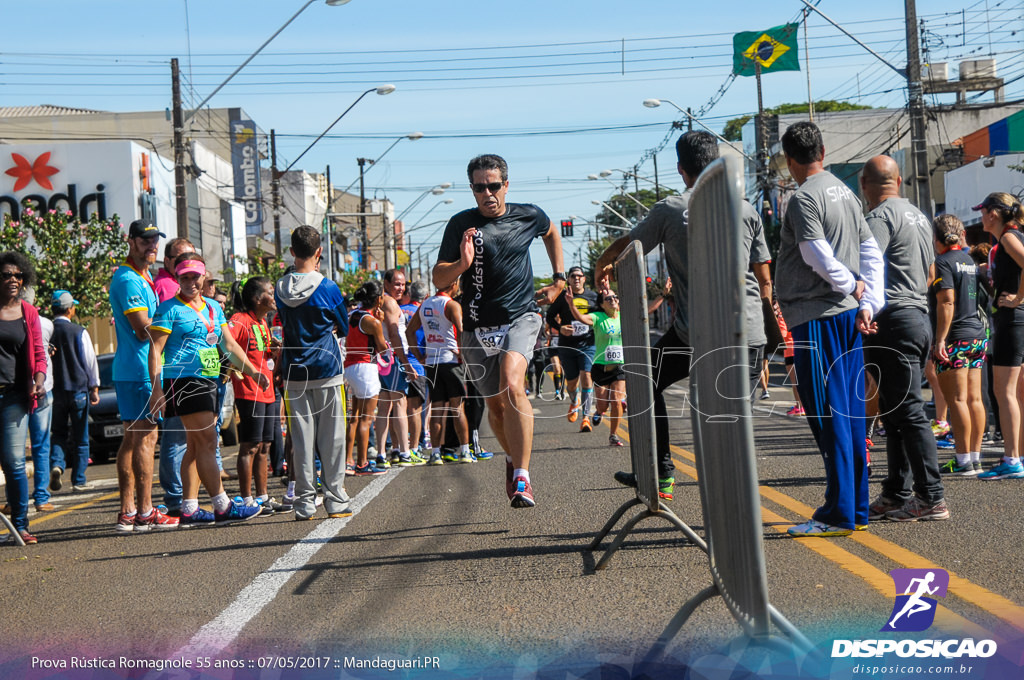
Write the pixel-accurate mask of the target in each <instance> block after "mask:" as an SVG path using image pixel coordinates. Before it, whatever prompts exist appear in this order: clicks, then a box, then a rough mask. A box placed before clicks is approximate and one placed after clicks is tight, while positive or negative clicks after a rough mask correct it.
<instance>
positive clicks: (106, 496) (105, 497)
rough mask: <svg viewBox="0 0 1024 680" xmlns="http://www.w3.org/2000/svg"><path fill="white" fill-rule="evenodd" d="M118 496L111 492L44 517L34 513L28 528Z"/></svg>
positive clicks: (118, 492) (116, 493)
mask: <svg viewBox="0 0 1024 680" xmlns="http://www.w3.org/2000/svg"><path fill="white" fill-rule="evenodd" d="M120 495H121V492H120V491H113V492H111V493H108V494H103V495H102V496H99V497H97V498H93V499H92V500H89V501H85V502H84V503H79V504H78V505H72V506H71V507H70V508H65V509H64V510H56V511H54V512H48V513H46V514H45V515H40V514H39V513H36V515H37V516H36V517H34V518H32V521H31V522H29V526H30V527H35V526H37V525H39V524H42V523H44V522H48V521H50V520H51V519H57V518H58V517H63V516H64V515H67V514H68V513H71V512H75V511H76V510H81V509H83V508H88V507H89V506H91V505H96V504H97V503H99V502H101V501H108V500H110V499H111V498H118V497H119V496H120ZM3 533H5V534H6V533H9V532H7V531H4V532H3Z"/></svg>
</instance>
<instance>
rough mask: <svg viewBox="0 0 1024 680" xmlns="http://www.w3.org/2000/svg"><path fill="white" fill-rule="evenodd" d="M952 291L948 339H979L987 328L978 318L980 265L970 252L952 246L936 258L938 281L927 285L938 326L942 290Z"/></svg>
mask: <svg viewBox="0 0 1024 680" xmlns="http://www.w3.org/2000/svg"><path fill="white" fill-rule="evenodd" d="M950 289H952V291H953V322H952V323H951V324H950V326H949V333H948V334H947V335H946V342H947V343H951V342H962V341H970V340H980V339H982V338H984V337H985V328H984V326H982V324H981V319H980V318H978V266H977V265H976V264H975V263H974V260H973V259H972V258H971V256H970V255H968V254H967V253H965V252H964V251H963V250H960V249H956V250H953V249H950V250H948V251H946V252H944V253H942V254H940V255H938V256H937V257H936V258H935V281H934V282H933V283H932V285H931V287H929V288H928V310H929V312H930V314H931V317H932V326H933V328H934V327H935V322H936V312H935V310H936V309H937V307H938V301H937V294H938V291H940V290H950Z"/></svg>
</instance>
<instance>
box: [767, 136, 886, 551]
mask: <svg viewBox="0 0 1024 680" xmlns="http://www.w3.org/2000/svg"><path fill="white" fill-rule="evenodd" d="M782 150H783V152H784V153H785V155H786V167H787V168H788V169H789V173H790V175H791V176H792V177H793V179H794V180H796V183H797V184H798V185H799V187H800V188H799V189H797V191H796V193H795V194H793V197H792V198H790V200H789V203H788V205H787V206H786V213H785V216H784V218H783V223H782V231H781V234H780V236H781V247H780V248H779V262H778V267H777V268H776V283H777V286H778V291H779V304H780V306H781V307H782V315H783V317H784V318H785V319H786V325H787V326H789V329H790V331H791V332H792V333H793V366H794V368H795V369H796V376H797V391H798V392H799V393H800V401H801V402H802V403H803V405H804V408H805V409H806V411H807V424H808V426H810V428H811V432H812V433H813V434H814V439H815V441H816V442H817V444H818V448H819V450H820V451H821V456H822V462H823V463H824V465H825V502H824V504H822V505H821V506H820V507H818V508H817V509H816V510H815V511H814V514H813V515H812V517H811V519H810V521H808V522H805V523H803V524H799V525H797V526H794V527H791V528H790V529H789V530H788V532H787V533H789V535H791V536H794V537H829V536H848V535H850V534H851V533H852V532H853V531H854V530H855V529H862V528H867V523H868V506H869V502H868V470H867V451H866V448H865V445H864V444H865V428H864V377H863V375H862V373H863V371H864V354H863V352H862V351H861V348H862V341H861V332H863V331H865V330H869V328H870V325H871V320H872V318H873V316H874V315H875V314H876V313H877V312H878V311H880V309H881V307H882V302H883V298H884V290H883V282H882V278H883V267H882V254H881V253H880V252H879V250H878V245H877V244H876V243H875V238H874V236H872V234H871V230H870V229H869V228H868V225H867V223H865V221H864V216H863V213H862V211H861V205H860V201H859V200H857V197H856V195H855V194H854V193H853V191H851V190H850V188H849V187H847V186H846V185H845V184H843V183H842V182H841V181H840V180H839V178H837V177H836V176H835V175H833V174H832V173H830V172H828V171H827V170H825V168H824V159H825V146H824V144H823V143H822V140H821V131H820V130H819V129H818V127H817V126H816V125H815V124H814V123H811V122H808V121H800V122H798V123H794V124H793V125H790V126H789V128H788V129H787V130H786V132H785V134H784V135H783V136H782Z"/></svg>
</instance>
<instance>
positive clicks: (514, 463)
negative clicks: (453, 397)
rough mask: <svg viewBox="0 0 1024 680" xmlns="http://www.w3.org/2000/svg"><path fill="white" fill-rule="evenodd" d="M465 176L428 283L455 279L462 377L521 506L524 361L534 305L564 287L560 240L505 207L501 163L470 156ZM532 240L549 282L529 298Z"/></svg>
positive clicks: (527, 492) (549, 226)
mask: <svg viewBox="0 0 1024 680" xmlns="http://www.w3.org/2000/svg"><path fill="white" fill-rule="evenodd" d="M467 174H468V175H469V181H470V185H471V187H472V189H473V197H474V198H475V199H476V205H477V207H476V208H472V209H469V210H464V211H463V212H461V213H459V214H457V215H455V216H454V217H452V218H451V220H449V221H448V225H447V226H446V227H445V232H444V238H443V239H442V241H441V247H440V249H439V250H438V254H437V264H435V265H434V272H433V274H434V285H435V286H437V288H438V290H443V289H445V288H447V287H448V286H450V285H451V284H452V283H454V282H455V280H456V279H459V278H460V277H461V282H462V286H461V288H462V291H463V294H462V307H463V320H462V322H463V330H464V331H465V336H464V338H463V340H462V345H463V347H462V359H463V362H464V364H465V366H466V378H467V380H469V381H471V382H473V383H474V384H475V387H476V389H477V390H478V391H479V392H480V394H481V395H482V396H483V397H484V399H485V400H486V403H487V414H488V420H489V421H490V424H491V429H492V430H493V431H494V435H495V436H496V437H497V438H498V442H499V443H500V444H501V447H502V448H503V449H504V450H505V467H506V475H505V487H506V488H505V491H506V493H507V494H508V497H509V500H510V501H511V503H512V507H513V508H529V507H533V506H534V504H535V503H534V499H533V488H532V487H531V485H530V472H529V468H530V453H531V447H532V441H533V407H532V406H531V404H530V402H529V400H528V398H527V395H526V385H525V382H524V381H525V376H526V364H527V363H528V362H529V360H530V358H531V357H532V356H533V347H534V343H535V341H536V339H537V333H538V332H539V331H540V327H541V317H540V314H539V313H538V311H539V310H538V307H537V302H538V301H540V302H544V303H548V304H550V303H551V302H554V301H555V299H557V297H558V296H559V295H560V294H561V292H562V289H563V288H564V287H565V273H564V272H563V270H562V266H563V265H562V241H561V238H560V237H559V234H558V230H557V229H555V225H554V224H553V223H552V222H551V220H550V219H549V218H548V216H547V215H545V214H544V211H543V210H541V209H540V208H538V207H537V206H535V205H528V204H519V203H508V204H506V203H505V195H506V194H507V193H508V165H507V164H506V163H505V160H504V159H503V158H501V157H500V156H494V155H484V156H477V157H476V158H474V159H473V160H471V161H470V162H469V167H468V168H467ZM538 236H539V237H542V238H543V239H544V246H545V248H546V249H547V253H548V257H549V258H550V260H551V267H552V270H553V271H554V277H553V278H554V280H553V281H552V283H551V285H549V286H545V287H544V288H541V289H540V290H539V291H537V293H536V296H535V295H534V291H533V265H532V263H531V262H530V244H531V243H532V242H533V239H535V238H537V237H538Z"/></svg>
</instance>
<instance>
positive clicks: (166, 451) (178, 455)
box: [160, 416, 185, 510]
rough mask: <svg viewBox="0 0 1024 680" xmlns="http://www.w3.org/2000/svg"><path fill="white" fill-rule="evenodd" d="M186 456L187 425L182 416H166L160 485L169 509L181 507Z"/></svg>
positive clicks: (163, 428) (162, 428)
mask: <svg viewBox="0 0 1024 680" xmlns="http://www.w3.org/2000/svg"><path fill="white" fill-rule="evenodd" d="M184 457H185V426H184V425H182V423H181V418H179V417H178V416H174V417H172V418H164V421H163V425H162V426H161V428H160V486H161V487H162V488H163V490H164V505H166V506H167V509H168V510H178V509H180V508H181V494H182V490H181V459H182V458H184Z"/></svg>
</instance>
